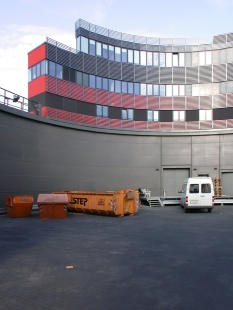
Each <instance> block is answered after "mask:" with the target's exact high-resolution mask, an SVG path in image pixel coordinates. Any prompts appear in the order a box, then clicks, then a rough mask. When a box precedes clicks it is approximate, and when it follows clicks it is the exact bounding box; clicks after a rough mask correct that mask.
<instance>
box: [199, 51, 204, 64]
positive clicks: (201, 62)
mask: <svg viewBox="0 0 233 310" xmlns="http://www.w3.org/2000/svg"><path fill="white" fill-rule="evenodd" d="M199 65H200V66H204V65H205V52H199Z"/></svg>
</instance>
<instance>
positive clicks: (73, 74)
mask: <svg viewBox="0 0 233 310" xmlns="http://www.w3.org/2000/svg"><path fill="white" fill-rule="evenodd" d="M75 80H76V79H75V70H74V69H72V68H70V82H72V83H75Z"/></svg>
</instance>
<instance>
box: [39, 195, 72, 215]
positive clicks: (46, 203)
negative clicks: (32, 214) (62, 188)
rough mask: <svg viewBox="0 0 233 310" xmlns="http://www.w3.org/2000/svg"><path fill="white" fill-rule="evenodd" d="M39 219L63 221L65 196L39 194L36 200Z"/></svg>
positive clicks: (65, 204)
mask: <svg viewBox="0 0 233 310" xmlns="http://www.w3.org/2000/svg"><path fill="white" fill-rule="evenodd" d="M37 204H38V210H39V218H40V219H65V218H66V214H67V204H68V196H67V194H64V193H63V194H59V195H58V194H39V196H38V199H37Z"/></svg>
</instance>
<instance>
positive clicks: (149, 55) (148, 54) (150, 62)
mask: <svg viewBox="0 0 233 310" xmlns="http://www.w3.org/2000/svg"><path fill="white" fill-rule="evenodd" d="M152 64H153V63H152V53H151V52H147V66H152Z"/></svg>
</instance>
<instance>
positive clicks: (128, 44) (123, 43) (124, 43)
mask: <svg viewBox="0 0 233 310" xmlns="http://www.w3.org/2000/svg"><path fill="white" fill-rule="evenodd" d="M121 46H122V47H124V48H129V49H134V43H133V42H127V41H121Z"/></svg>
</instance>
